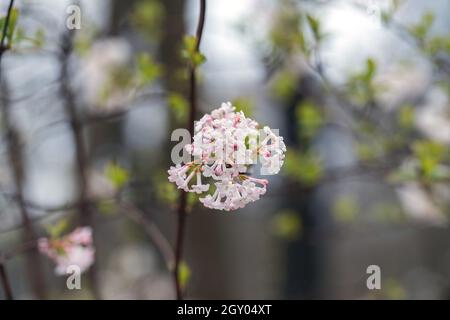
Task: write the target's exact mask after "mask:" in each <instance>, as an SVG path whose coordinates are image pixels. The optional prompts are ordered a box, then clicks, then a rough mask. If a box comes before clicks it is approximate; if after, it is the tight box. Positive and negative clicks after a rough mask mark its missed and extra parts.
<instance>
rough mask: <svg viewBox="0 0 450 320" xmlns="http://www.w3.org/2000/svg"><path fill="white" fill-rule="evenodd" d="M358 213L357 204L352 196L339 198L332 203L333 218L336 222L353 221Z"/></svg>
mask: <svg viewBox="0 0 450 320" xmlns="http://www.w3.org/2000/svg"><path fill="white" fill-rule="evenodd" d="M358 211H359V204H358V201H357V199H356V198H355V197H354V196H353V195H345V196H339V197H338V199H337V200H336V201H335V202H334V210H333V213H334V216H335V218H336V220H337V221H340V222H351V221H354V220H355V218H356V215H357V214H358Z"/></svg>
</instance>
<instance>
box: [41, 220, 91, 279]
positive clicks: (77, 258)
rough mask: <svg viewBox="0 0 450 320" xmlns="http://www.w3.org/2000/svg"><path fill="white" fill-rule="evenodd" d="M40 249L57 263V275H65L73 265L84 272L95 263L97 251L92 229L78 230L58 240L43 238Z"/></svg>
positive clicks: (83, 228) (82, 228) (81, 228)
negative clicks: (93, 242) (93, 241)
mask: <svg viewBox="0 0 450 320" xmlns="http://www.w3.org/2000/svg"><path fill="white" fill-rule="evenodd" d="M38 249H39V251H40V252H41V253H42V254H45V255H46V256H47V257H49V258H50V259H51V260H53V262H55V264H56V268H55V273H56V274H57V275H65V274H66V272H67V269H68V267H69V266H72V265H75V266H78V267H79V268H80V270H81V272H84V271H86V270H87V269H88V268H89V267H90V266H91V265H92V264H93V263H94V254H95V249H94V247H93V244H92V229H91V228H90V227H80V228H77V229H75V230H74V231H72V232H71V233H69V234H68V235H66V236H64V237H61V238H57V239H48V238H41V239H39V240H38Z"/></svg>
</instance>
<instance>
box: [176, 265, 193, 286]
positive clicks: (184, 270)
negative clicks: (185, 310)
mask: <svg viewBox="0 0 450 320" xmlns="http://www.w3.org/2000/svg"><path fill="white" fill-rule="evenodd" d="M178 277H179V278H178V281H179V282H180V286H181V288H182V289H184V288H186V285H187V284H188V282H189V279H190V278H191V269H190V268H189V266H188V265H187V263H186V262H184V261H182V262H181V263H180V266H179V274H178Z"/></svg>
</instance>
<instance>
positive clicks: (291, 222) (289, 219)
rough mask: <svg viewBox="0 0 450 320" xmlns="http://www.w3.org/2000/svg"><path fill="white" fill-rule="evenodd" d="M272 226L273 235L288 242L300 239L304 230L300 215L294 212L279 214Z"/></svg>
mask: <svg viewBox="0 0 450 320" xmlns="http://www.w3.org/2000/svg"><path fill="white" fill-rule="evenodd" d="M271 224H272V231H273V234H274V235H275V236H277V237H279V238H281V239H285V240H288V241H292V240H295V239H298V238H299V237H300V235H301V233H302V230H303V223H302V220H301V218H300V216H299V214H298V213H297V212H295V211H292V210H284V211H281V212H279V213H277V214H276V215H275V216H274V218H273V220H272V223H271Z"/></svg>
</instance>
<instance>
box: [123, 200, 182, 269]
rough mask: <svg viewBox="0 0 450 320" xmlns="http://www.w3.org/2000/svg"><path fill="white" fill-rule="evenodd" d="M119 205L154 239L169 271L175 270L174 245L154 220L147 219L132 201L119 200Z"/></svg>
mask: <svg viewBox="0 0 450 320" xmlns="http://www.w3.org/2000/svg"><path fill="white" fill-rule="evenodd" d="M119 206H120V207H121V209H122V210H121V211H122V212H123V213H124V214H126V215H127V216H128V217H129V218H130V219H131V220H133V221H134V222H136V223H137V224H139V225H141V226H142V227H143V228H144V229H145V231H146V233H147V234H148V236H149V237H150V238H151V240H152V241H153V244H154V245H155V246H156V247H157V248H158V251H159V252H160V253H161V255H162V256H163V258H164V261H165V264H166V266H167V269H168V270H169V271H171V270H173V268H174V265H175V256H174V253H173V250H172V247H171V246H170V243H169V241H168V240H167V238H166V237H165V236H164V234H163V233H162V232H161V230H160V229H159V228H158V226H157V225H156V224H155V223H154V222H153V221H150V220H149V219H147V218H146V217H145V214H144V213H143V212H142V211H141V210H139V208H137V207H136V206H135V205H133V204H132V203H130V202H127V201H123V200H121V201H119Z"/></svg>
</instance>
